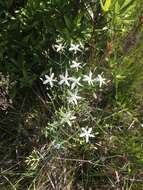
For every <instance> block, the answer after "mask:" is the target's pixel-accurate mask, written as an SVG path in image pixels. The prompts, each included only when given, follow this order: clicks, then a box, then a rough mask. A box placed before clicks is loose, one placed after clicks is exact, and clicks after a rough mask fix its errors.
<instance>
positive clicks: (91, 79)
mask: <svg viewBox="0 0 143 190" xmlns="http://www.w3.org/2000/svg"><path fill="white" fill-rule="evenodd" d="M92 75H93V73H92V72H91V71H90V72H89V75H84V76H83V77H84V78H83V81H85V82H88V84H89V85H92V86H93V82H94V81H95V79H93V78H92Z"/></svg>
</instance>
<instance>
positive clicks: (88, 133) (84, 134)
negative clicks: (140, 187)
mask: <svg viewBox="0 0 143 190" xmlns="http://www.w3.org/2000/svg"><path fill="white" fill-rule="evenodd" d="M81 129H82V131H83V132H82V133H81V134H80V137H85V140H86V143H88V142H89V138H90V137H95V136H94V135H93V134H91V131H92V128H81Z"/></svg>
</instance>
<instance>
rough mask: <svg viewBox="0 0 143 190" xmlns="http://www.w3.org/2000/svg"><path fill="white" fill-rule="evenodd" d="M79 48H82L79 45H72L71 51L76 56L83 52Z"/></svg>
mask: <svg viewBox="0 0 143 190" xmlns="http://www.w3.org/2000/svg"><path fill="white" fill-rule="evenodd" d="M79 47H80V45H79V44H71V46H70V48H69V51H73V52H74V54H76V53H77V52H78V51H81V49H80V48H79Z"/></svg>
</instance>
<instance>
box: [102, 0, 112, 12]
mask: <svg viewBox="0 0 143 190" xmlns="http://www.w3.org/2000/svg"><path fill="white" fill-rule="evenodd" d="M100 5H101V8H102V10H103V11H104V12H107V11H109V8H110V6H111V0H106V1H105V3H104V4H103V2H102V0H100Z"/></svg>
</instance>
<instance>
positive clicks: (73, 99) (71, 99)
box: [67, 91, 83, 105]
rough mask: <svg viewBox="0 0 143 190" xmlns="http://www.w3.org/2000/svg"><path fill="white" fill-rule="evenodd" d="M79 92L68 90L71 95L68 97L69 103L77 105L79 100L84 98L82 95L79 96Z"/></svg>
mask: <svg viewBox="0 0 143 190" xmlns="http://www.w3.org/2000/svg"><path fill="white" fill-rule="evenodd" d="M77 93H78V92H77V91H75V92H74V93H73V92H70V91H69V92H68V94H69V96H68V97H67V99H68V102H69V103H71V104H75V105H77V101H78V100H81V99H83V98H82V97H81V96H78V95H77Z"/></svg>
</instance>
